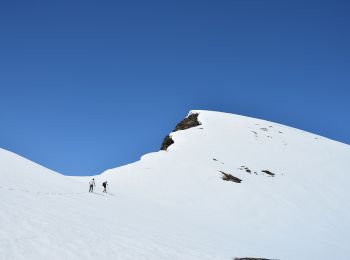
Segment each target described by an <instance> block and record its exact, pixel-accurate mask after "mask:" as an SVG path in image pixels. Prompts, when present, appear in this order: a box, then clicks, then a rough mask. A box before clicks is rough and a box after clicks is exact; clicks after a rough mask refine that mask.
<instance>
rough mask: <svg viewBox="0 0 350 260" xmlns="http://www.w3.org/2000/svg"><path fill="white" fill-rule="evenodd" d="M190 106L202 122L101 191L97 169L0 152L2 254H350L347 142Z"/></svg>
mask: <svg viewBox="0 0 350 260" xmlns="http://www.w3.org/2000/svg"><path fill="white" fill-rule="evenodd" d="M191 113H199V121H200V122H201V123H202V125H200V126H197V127H194V128H190V129H187V130H183V131H177V132H174V133H172V134H171V136H172V138H173V139H174V141H175V143H174V144H173V145H171V146H170V147H169V148H168V151H167V152H165V151H160V152H156V153H150V154H147V155H145V156H143V157H142V158H141V160H140V161H138V162H135V163H133V164H129V165H126V166H123V167H119V168H116V169H111V170H108V171H106V172H104V173H102V174H101V175H98V176H94V177H95V179H96V183H97V186H96V192H97V193H96V194H89V193H88V182H89V180H90V179H91V178H92V177H67V176H63V175H60V174H58V173H55V172H53V171H50V170H48V169H46V168H44V167H42V166H39V165H37V164H35V163H33V162H30V161H28V160H26V159H24V158H22V157H20V156H18V155H15V154H13V153H10V152H7V151H5V150H0V178H1V182H0V196H1V200H0V209H1V211H0V224H1V228H0V259H162V260H163V259H164V260H165V259H201V260H203V259H233V258H234V257H247V256H251V257H265V258H271V259H283V260H285V259H291V260H295V259H298V260H300V259H305V260H310V259H318V260H320V259H350V248H349V247H348V241H350V221H349V220H350V189H349V188H348V187H349V185H350V175H349V169H350V160H349V159H350V146H349V145H346V144H342V143H339V142H336V141H332V140H330V139H327V138H324V137H321V136H317V135H314V134H311V133H307V132H304V131H301V130H297V129H294V128H291V127H287V126H283V125H280V124H276V123H272V122H268V121H264V120H259V119H253V118H248V117H243V116H238V115H232V114H226V113H219V112H210V111H191ZM214 159H215V160H214ZM242 166H244V167H248V169H249V170H250V171H251V173H248V172H247V171H246V170H245V168H242ZM262 170H269V171H271V172H273V173H275V176H274V177H271V176H269V175H268V174H266V173H263V172H261V171H262ZM219 171H223V172H225V173H229V174H232V175H233V176H235V177H238V178H240V179H241V180H242V182H241V183H234V182H227V181H223V180H222V179H221V177H222V174H221V173H220V172H219ZM255 172H256V173H255ZM105 180H107V181H108V183H109V192H110V193H111V194H103V193H102V186H101V185H102V181H105Z"/></svg>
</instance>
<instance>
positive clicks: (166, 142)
mask: <svg viewBox="0 0 350 260" xmlns="http://www.w3.org/2000/svg"><path fill="white" fill-rule="evenodd" d="M199 125H201V123H200V122H199V121H198V114H190V115H189V116H188V117H186V118H185V119H184V120H182V121H181V122H180V123H178V124H177V125H176V127H175V129H174V130H173V132H176V131H179V130H186V129H189V128H191V127H195V126H199ZM173 143H174V140H173V139H172V138H171V136H170V135H167V136H166V137H165V138H164V139H163V142H162V145H161V147H160V149H161V150H163V151H166V150H167V149H168V147H169V146H170V145H172V144H173Z"/></svg>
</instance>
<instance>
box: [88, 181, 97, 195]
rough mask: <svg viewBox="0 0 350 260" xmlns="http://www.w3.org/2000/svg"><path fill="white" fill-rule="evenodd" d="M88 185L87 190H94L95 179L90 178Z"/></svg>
mask: <svg viewBox="0 0 350 260" xmlns="http://www.w3.org/2000/svg"><path fill="white" fill-rule="evenodd" d="M89 185H90V188H89V192H94V186H96V185H95V179H92V180H91V181H90V182H89Z"/></svg>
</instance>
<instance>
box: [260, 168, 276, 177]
mask: <svg viewBox="0 0 350 260" xmlns="http://www.w3.org/2000/svg"><path fill="white" fill-rule="evenodd" d="M262 172H263V173H266V174H267V175H270V176H271V177H274V176H275V174H274V173H273V172H270V171H269V170H262Z"/></svg>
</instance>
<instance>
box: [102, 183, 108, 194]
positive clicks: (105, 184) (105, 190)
mask: <svg viewBox="0 0 350 260" xmlns="http://www.w3.org/2000/svg"><path fill="white" fill-rule="evenodd" d="M102 186H103V192H105V193H107V181H105V182H104V183H102Z"/></svg>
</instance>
